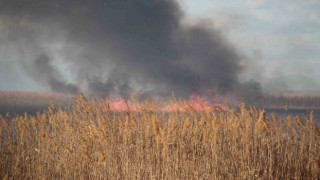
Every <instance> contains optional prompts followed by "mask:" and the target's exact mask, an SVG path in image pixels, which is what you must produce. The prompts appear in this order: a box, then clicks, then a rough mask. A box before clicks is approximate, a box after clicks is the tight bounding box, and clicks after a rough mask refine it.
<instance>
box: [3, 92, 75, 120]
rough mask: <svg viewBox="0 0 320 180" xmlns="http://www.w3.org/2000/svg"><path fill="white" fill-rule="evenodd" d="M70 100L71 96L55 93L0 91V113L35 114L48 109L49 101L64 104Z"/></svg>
mask: <svg viewBox="0 0 320 180" xmlns="http://www.w3.org/2000/svg"><path fill="white" fill-rule="evenodd" d="M71 102H72V96H69V95H65V94H55V93H33V92H0V115H2V116H4V115H6V113H7V112H9V113H10V114H11V115H22V114H24V113H25V112H26V113H28V114H33V115H34V114H36V113H37V112H39V111H44V110H46V109H48V107H49V106H50V105H51V103H54V104H57V105H60V106H66V105H68V104H70V103H71Z"/></svg>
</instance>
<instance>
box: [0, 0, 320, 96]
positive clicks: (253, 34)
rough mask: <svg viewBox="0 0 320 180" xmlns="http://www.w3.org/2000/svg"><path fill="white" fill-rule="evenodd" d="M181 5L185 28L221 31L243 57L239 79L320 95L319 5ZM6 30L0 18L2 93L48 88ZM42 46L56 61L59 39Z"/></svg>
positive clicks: (304, 1)
mask: <svg viewBox="0 0 320 180" xmlns="http://www.w3.org/2000/svg"><path fill="white" fill-rule="evenodd" d="M1 1H5V0H0V5H1ZM179 2H180V4H181V9H182V11H184V13H185V14H186V15H185V17H184V22H185V23H186V24H198V23H203V24H205V25H206V26H207V27H210V28H213V29H215V31H219V32H220V33H221V34H222V36H224V37H225V38H226V39H227V40H228V41H229V42H230V44H233V45H234V47H236V49H237V51H239V52H240V54H242V55H243V56H244V57H245V58H244V60H243V61H242V62H241V63H242V64H243V66H245V67H246V68H245V71H243V72H242V73H241V78H240V79H241V81H246V80H250V79H255V80H257V81H259V82H261V85H262V87H263V89H265V90H271V91H278V90H280V91H282V90H283V91H286V90H304V91H320V1H318V0H281V1H278V0H268V1H267V0H229V1H222V0H180V1H179ZM0 11H1V9H0ZM0 13H1V12H0ZM6 26H7V22H5V20H4V19H3V18H2V16H1V15H0V90H28V91H46V90H49V89H48V87H46V86H44V85H43V84H41V83H39V82H37V81H36V80H35V78H34V77H30V76H29V75H27V73H26V72H25V70H24V69H25V68H26V67H25V66H23V65H21V63H20V62H21V61H19V60H18V59H19V58H22V56H24V55H25V54H28V52H25V54H23V53H22V54H21V53H15V52H18V51H20V50H18V49H15V48H16V46H15V45H14V44H13V43H10V41H8V38H7V32H6V31H7V29H6ZM59 33H61V32H59ZM42 36H43V37H46V36H50V34H45V33H44V34H42ZM11 38H12V39H15V37H11ZM13 41H14V40H13ZM25 46H28V44H25ZM45 46H46V48H48V49H51V50H50V51H51V52H57V53H51V54H53V56H54V58H55V59H58V60H57V61H56V62H59V56H60V54H59V53H58V52H59V51H60V50H59V47H60V43H59V39H55V40H53V41H52V42H47V44H45ZM56 66H58V67H57V69H59V71H60V73H61V75H62V76H64V77H65V79H67V80H68V81H70V82H72V81H73V77H72V74H70V72H69V71H68V68H67V66H66V65H65V64H64V62H63V61H61V63H60V64H57V65H56Z"/></svg>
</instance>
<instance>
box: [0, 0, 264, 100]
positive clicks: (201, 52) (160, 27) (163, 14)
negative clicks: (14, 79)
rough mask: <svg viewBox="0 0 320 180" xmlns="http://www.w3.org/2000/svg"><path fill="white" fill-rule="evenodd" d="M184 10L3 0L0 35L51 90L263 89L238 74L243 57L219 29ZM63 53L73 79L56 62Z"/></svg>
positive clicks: (108, 2)
mask: <svg viewBox="0 0 320 180" xmlns="http://www.w3.org/2000/svg"><path fill="white" fill-rule="evenodd" d="M183 16H184V14H183V12H182V10H181V9H180V7H179V4H178V3H177V2H176V1H173V0H130V1H127V0H68V1H66V0H28V1H26V0H0V21H1V24H2V26H1V27H2V32H4V33H3V35H2V38H0V42H1V43H7V44H10V45H12V47H13V48H14V49H16V51H17V53H18V54H20V56H19V57H20V58H21V59H20V61H21V64H23V66H24V68H25V70H26V71H27V74H28V75H29V76H30V77H32V78H33V79H34V80H35V81H36V82H38V83H40V84H42V85H43V86H47V87H49V88H50V89H51V90H52V91H58V92H69V93H77V92H79V91H86V92H89V93H91V94H95V95H104V96H124V97H128V96H130V95H131V94H139V95H140V96H142V97H148V96H154V95H157V96H168V95H170V94H171V92H172V91H174V92H175V93H176V95H177V96H180V97H188V96H190V95H191V94H192V93H193V92H199V93H205V92H206V91H208V90H210V89H214V90H216V91H218V92H219V93H234V94H238V95H241V96H242V95H244V94H245V92H250V94H248V93H247V94H246V96H251V94H254V96H259V94H260V92H261V88H260V84H259V83H257V82H253V81H250V82H247V83H240V82H239V79H238V76H239V74H240V73H241V72H242V71H243V70H244V69H243V68H242V66H241V65H240V62H241V61H242V59H244V58H245V57H244V56H243V55H241V53H239V52H238V51H237V49H236V48H235V47H234V46H233V45H232V44H231V43H229V42H227V41H226V40H225V38H224V37H223V35H222V33H221V32H219V31H218V30H214V29H212V28H209V27H206V26H205V25H203V24H197V25H192V26H191V25H186V24H184V23H182V21H183ZM54 45H56V46H57V47H58V48H56V49H58V50H52V47H53V46H54ZM54 47H55V46H54ZM53 49H54V48H53ZM61 61H63V62H64V63H65V64H66V66H68V70H69V71H70V74H72V77H73V81H72V82H69V81H68V80H67V78H66V77H64V75H63V74H64V73H63V72H61V70H60V69H59V68H58V67H57V66H55V64H58V63H59V62H61ZM251 87H252V88H251ZM248 89H250V90H248Z"/></svg>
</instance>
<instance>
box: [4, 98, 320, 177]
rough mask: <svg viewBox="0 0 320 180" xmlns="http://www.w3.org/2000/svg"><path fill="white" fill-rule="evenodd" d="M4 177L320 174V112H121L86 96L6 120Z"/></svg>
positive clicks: (146, 109) (148, 107) (149, 108)
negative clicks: (319, 115) (318, 119)
mask: <svg viewBox="0 0 320 180" xmlns="http://www.w3.org/2000/svg"><path fill="white" fill-rule="evenodd" d="M0 136H1V137H0V147H1V148H0V178H1V179H317V178H319V177H320V132H319V129H318V128H317V126H316V125H315V122H314V118H313V114H312V113H311V114H310V116H309V117H306V118H305V119H300V118H299V117H291V116H288V117H285V118H280V117H277V116H276V115H272V116H271V117H269V116H268V117H267V116H266V113H265V112H264V111H263V110H261V109H256V108H254V107H251V108H246V107H245V106H244V105H241V106H240V111H236V110H235V109H227V110H221V111H196V110H194V109H192V108H189V109H188V110H187V111H184V112H180V111H174V112H161V111H157V107H156V105H154V104H150V103H148V102H146V103H145V106H144V108H142V109H141V110H140V111H123V112H114V111H111V110H110V107H109V106H108V105H107V104H106V103H105V102H97V101H91V100H89V99H87V98H86V97H85V96H84V95H81V96H80V97H79V98H78V99H76V100H74V104H73V106H71V107H70V108H69V109H66V110H64V109H61V108H60V107H55V105H52V106H51V107H50V108H49V109H48V111H47V112H45V113H38V114H37V115H36V116H29V115H27V114H25V115H24V116H20V117H15V118H11V117H10V116H9V115H8V116H6V117H1V118H0Z"/></svg>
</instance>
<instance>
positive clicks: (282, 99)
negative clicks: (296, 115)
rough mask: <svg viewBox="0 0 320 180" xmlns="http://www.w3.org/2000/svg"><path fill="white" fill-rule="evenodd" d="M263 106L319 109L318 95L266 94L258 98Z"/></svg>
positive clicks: (319, 98)
mask: <svg viewBox="0 0 320 180" xmlns="http://www.w3.org/2000/svg"><path fill="white" fill-rule="evenodd" d="M259 104H260V105H261V106H264V107H275V108H285V107H287V108H312V109H320V96H313V97H312V96H279V95H268V96H265V97H264V98H262V99H261V100H259Z"/></svg>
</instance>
